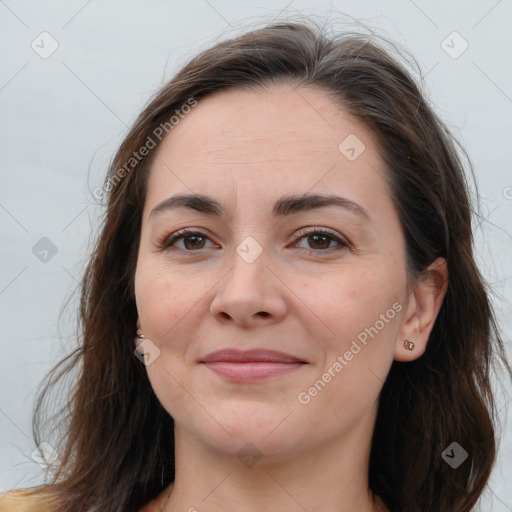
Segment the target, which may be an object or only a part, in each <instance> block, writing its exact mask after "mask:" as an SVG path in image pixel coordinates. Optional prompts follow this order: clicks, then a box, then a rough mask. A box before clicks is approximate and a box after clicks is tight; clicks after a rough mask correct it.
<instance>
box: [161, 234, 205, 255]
mask: <svg viewBox="0 0 512 512" xmlns="http://www.w3.org/2000/svg"><path fill="white" fill-rule="evenodd" d="M208 240H209V238H208V237H207V236H206V235H205V234H204V233H201V232H200V231H192V230H189V229H181V230H180V231H177V232H176V233H174V234H173V235H171V236H170V237H167V238H165V239H164V241H163V242H162V243H161V244H160V247H161V249H162V250H168V249H169V250H170V249H177V250H182V251H186V252H193V251H196V250H199V249H204V248H205V243H206V241H208ZM181 241H183V244H182V247H176V244H177V242H181Z"/></svg>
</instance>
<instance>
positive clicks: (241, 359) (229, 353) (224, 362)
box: [200, 349, 308, 381]
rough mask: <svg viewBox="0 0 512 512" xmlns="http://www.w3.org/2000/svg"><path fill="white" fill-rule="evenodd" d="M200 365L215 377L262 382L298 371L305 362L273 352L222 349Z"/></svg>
mask: <svg viewBox="0 0 512 512" xmlns="http://www.w3.org/2000/svg"><path fill="white" fill-rule="evenodd" d="M200 363H202V364H204V365H205V366H206V367H207V368H208V369H210V370H212V371H213V372H214V373H216V374H217V375H219V376H221V377H224V378H227V379H228V380H235V381H251V380H263V379H268V378H270V377H277V376H280V375H285V374H287V373H290V372H293V371H296V370H299V369H300V368H302V367H303V366H304V365H305V364H308V363H307V362H306V361H304V360H301V359H299V358H298V357H295V356H292V355H290V354H285V353H284V352H278V351H275V350H264V349H253V350H246V351H241V350H235V349H224V350H219V351H217V352H212V353H211V354H209V355H208V356H206V357H205V358H204V359H203V360H201V361H200Z"/></svg>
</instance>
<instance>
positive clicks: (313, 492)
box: [155, 422, 387, 512]
mask: <svg viewBox="0 0 512 512" xmlns="http://www.w3.org/2000/svg"><path fill="white" fill-rule="evenodd" d="M368 426H369V427H371V426H372V422H369V423H368ZM360 427H361V425H359V426H358V428H357V429H354V430H353V431H352V432H350V433H347V434H346V435H344V436H343V439H335V440H333V439H329V440H326V441H325V443H324V444H323V445H321V446H318V445H317V446H315V447H314V449H313V450H310V451H307V450H303V451H300V452H299V451H297V452H295V453H294V454H293V456H292V455H290V454H288V455H282V454H281V455H279V456H277V455H274V456H272V457H270V456H264V457H262V458H261V459H260V460H258V461H257V462H256V463H255V464H252V465H251V463H249V464H247V465H245V464H244V463H242V461H240V460H238V459H237V458H236V457H233V456H232V455H227V454H223V453H218V452H215V451H214V450H211V449H206V448H205V446H204V445H203V444H200V443H198V442H197V440H195V439H193V438H192V437H190V436H189V435H187V434H186V433H185V432H183V431H181V430H180V429H179V428H176V433H175V443H176V480H175V482H174V483H173V485H172V486H170V487H169V488H168V489H167V490H165V491H164V492H162V494H161V495H160V496H159V498H158V499H157V503H158V507H156V508H155V510H162V511H165V512H174V511H178V510H179V511H183V510H186V511H189V512H195V511H199V510H204V509H208V511H209V512H231V511H235V510H236V511H237V512H255V511H261V510H280V511H282V512H292V511H293V512H296V511H297V510H301V509H302V510H308V511H313V510H322V512H387V508H386V507H385V505H384V503H383V502H382V500H380V499H379V498H378V497H375V496H374V495H373V494H372V493H371V491H370V490H369V488H368V459H369V452H370V448H371V443H370V442H368V441H367V442H366V443H365V442H364V439H366V440H368V439H371V435H370V436H368V432H366V431H365V430H364V429H361V428H360ZM369 432H370V433H371V429H370V430H369Z"/></svg>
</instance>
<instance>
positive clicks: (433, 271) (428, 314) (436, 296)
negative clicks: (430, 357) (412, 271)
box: [394, 258, 448, 361]
mask: <svg viewBox="0 0 512 512" xmlns="http://www.w3.org/2000/svg"><path fill="white" fill-rule="evenodd" d="M447 289H448V265H447V263H446V260H445V259H444V258H437V259H436V260H435V261H434V262H433V263H432V264H431V265H430V266H429V267H428V269H427V271H426V275H424V276H422V277H421V278H419V279H418V282H417V283H416V285H415V287H414V289H413V290H412V291H411V292H410V295H409V298H408V300H407V305H406V308H405V313H404V316H403V319H402V326H401V327H400V334H399V336H398V338H397V341H396V346H395V351H394V359H395V360H396V361H413V360H414V359H417V358H418V357H420V356H421V355H423V353H424V352H425V350H426V348H427V343H428V338H429V336H430V332H431V331H432V328H433V327H434V323H435V321H436V318H437V314H438V313H439V310H440V309H441V305H442V303H443V300H444V297H445V295H446V290H447ZM405 340H409V341H412V342H413V343H414V349H413V350H408V349H407V348H406V347H405V346H404V341H405Z"/></svg>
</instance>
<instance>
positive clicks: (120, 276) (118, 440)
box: [32, 21, 512, 512]
mask: <svg viewBox="0 0 512 512" xmlns="http://www.w3.org/2000/svg"><path fill="white" fill-rule="evenodd" d="M279 82H286V83H289V84H291V85H293V86H303V85H304V86H312V87H317V88H321V89H322V90H327V91H329V92H330V93H331V94H332V97H333V99H334V100H335V101H336V102H337V103H338V104H339V105H340V106H341V107H342V108H344V109H345V110H346V111H347V112H349V113H351V114H352V115H354V116H355V117H356V118H358V119H360V120H361V121H362V122H364V123H365V124H366V126H367V127H369V128H370V130H371V131H372V133H373V134H374V136H375V139H376V141H377V144H378V146H379V149H380V153H381V156H382V158H383V160H384V162H385V164H386V166H387V174H386V179H387V180H388V182H389V185H390V189H391V191H392V199H393V201H394V204H395V206H396V208H397V211H398V214H399V218H400V221H401V224H402V227H403V232H404V236H405V241H406V247H407V267H408V268H407V269H408V271H409V273H410V275H412V276H414V277H415V278H418V279H419V278H421V275H422V273H423V272H424V271H425V269H426V268H427V267H428V266H429V264H430V263H432V262H433V261H434V260H435V259H436V258H438V257H443V258H446V260H447V263H448V271H449V286H448V291H447V293H446V296H445V299H444V302H443V305H442V307H441V310H440V312H439V315H438V317H437V319H436V322H435V325H434V328H433V330H432V333H431V335H430V339H429V343H428V346H427V349H426V352H425V353H424V354H423V356H422V357H420V358H418V359H417V360H415V361H413V362H408V363H403V362H398V361H394V362H393V364H392V367H391V370H390V372H389V374H388V376H387V379H386V381H385V383H384V386H383V389H382V392H381V394H380V400H379V409H378V416H377V422H376V428H375V431H374V435H373V439H372V448H371V454H370V471H369V485H370V488H371V490H372V491H373V492H374V493H375V494H377V495H379V496H380V497H382V499H383V500H384V501H385V503H386V504H387V506H388V507H389V508H390V510H391V511H393V512H401V511H404V512H420V511H421V512H439V511H440V510H442V511H443V512H468V511H470V510H471V509H472V508H473V507H474V505H475V504H476V502H477V500H478V498H479V496H480V495H481V494H482V492H483V490H484V488H485V485H486V483H487V481H488V478H489V475H490V473H491V469H492V466H493V464H494V461H495V455H496V445H497V440H498V438H497V434H496V425H497V419H498V418H497V413H496V405H495V398H494V395H493V390H492V389H491V370H492V369H493V368H495V363H496V362H498V360H500V361H502V362H503V363H504V367H505V369H506V371H507V372H508V373H507V375H508V376H510V375H512V371H511V368H510V366H509V364H508V362H507V360H506V356H505V352H504V348H503V343H502V340H501V338H500V333H499V329H498V327H497V324H496V321H495V317H494V313H493V310H492V307H491V303H490V298H489V292H488V290H487V285H486V284H485V282H484V279H483V277H482V275H481V274H480V272H479V270H478V268H477V266H476V264H475V259H474V255H473V248H472V243H473V240H472V227H471V218H472V208H473V203H472V200H471V194H470V187H469V183H468V182H467V176H466V173H465V166H464V165H463V162H462V159H461V157H460V156H459V150H460V151H461V152H462V154H463V155H464V156H465V160H467V162H466V165H467V170H469V171H471V173H472V169H471V163H470V161H469V158H467V154H466V153H465V152H464V150H463V148H461V147H460V146H459V145H458V143H457V142H456V141H455V140H454V138H453V136H452V135H451V134H450V132H449V130H448V129H447V127H446V126H445V125H444V124H443V122H442V121H441V120H440V119H439V118H438V117H437V115H436V114H435V113H434V112H433V110H432V109H431V107H430V106H429V105H428V102H427V101H426V99H425V98H424V95H423V94H422V91H421V88H420V87H419V86H418V84H417V83H416V81H415V80H414V79H413V78H412V75H411V74H410V73H409V72H408V71H407V70H406V67H405V66H404V65H403V64H401V63H400V61H399V60H398V59H397V58H395V57H394V56H392V52H391V51H389V50H388V49H385V47H384V45H381V44H379V43H378V42H377V41H376V40H375V38H371V37H368V36H364V35H361V34H344V35H343V34H342V35H335V36H332V35H331V36H328V35H327V34H326V32H325V31H324V30H323V29H321V28H319V27H318V26H317V25H316V24H315V23H313V22H311V21H306V22H300V23H296V22H291V21H289V22H278V23H274V24H273V25H269V26H266V27H264V28H262V29H258V30H253V31H250V32H248V33H245V34H244V35H241V36H238V37H236V38H232V39H230V40H228V41H224V42H220V43H218V44H216V45H215V46H214V47H212V48H210V49H208V50H206V51H204V52H202V53H201V54H199V55H198V56H196V57H195V58H193V59H192V60H191V61H190V62H189V63H188V64H186V65H185V66H184V67H183V68H182V69H181V71H179V72H178V73H177V74H176V76H174V77H173V78H172V79H171V80H170V81H169V82H168V83H167V84H166V85H165V86H164V87H163V88H162V89H161V90H160V91H159V92H158V93H157V94H156V95H155V96H154V97H153V99H152V100H151V101H150V102H149V104H148V105H147V106H146V108H145V109H144V110H143V112H142V113H141V114H140V115H139V117H138V118H137V120H136V121H135V123H134V125H133V127H132V128H131V130H130V131H129V133H128V135H127V136H126V138H125V139H124V141H123V142H122V144H121V146H120V148H119V150H118V152H117V154H116V155H115V158H114V159H113V161H112V163H111V165H110V168H109V170H108V174H107V176H106V180H105V186H104V190H105V191H106V192H107V202H106V212H105V217H104V220H103V225H102V227H101V231H100V233H99V237H98V238H97V241H96V244H95V248H94V251H93V252H92V254H91V257H90V260H89V263H88V266H87V269H86V271H85V274H84V276H83V280H82V282H81V302H80V319H79V320H80V321H79V327H78V330H79V340H80V345H79V347H78V348H77V349H76V350H75V351H74V352H73V353H72V354H71V355H69V356H68V357H67V358H66V359H65V360H64V361H62V362H61V363H60V364H59V365H57V366H56V367H55V368H54V369H53V371H52V373H51V374H50V375H49V377H48V380H47V381H46V383H45V388H44V390H43V392H42V393H41V395H40V397H39V400H38V403H37V410H36V414H35V418H34V435H35V439H36V442H37V443H38V444H39V442H40V441H44V440H46V438H45V437H43V436H42V435H41V434H40V429H41V427H42V426H43V425H42V422H41V418H43V412H44V411H46V410H47V409H48V407H47V406H48V405H50V403H49V399H48V397H49V391H50V390H51V389H53V387H54V385H55V384H56V383H57V382H60V381H62V379H64V378H65V377H66V376H70V375H72V376H73V381H72V382H74V384H73V385H72V386H71V387H70V390H69V401H68V402H67V403H66V405H65V406H64V407H63V408H62V409H60V410H59V411H58V414H57V415H56V416H55V418H56V420H55V421H57V419H58V420H59V421H61V422H62V425H63V428H62V432H63V434H62V438H61V442H60V444H57V443H56V441H54V444H55V445H56V446H58V447H59V448H58V452H59V455H60V462H59V466H58V467H57V470H56V472H55V474H54V476H53V480H52V482H51V483H49V484H48V485H45V486H43V487H41V488H38V489H36V490H35V492H34V493H33V495H32V499H33V500H34V501H33V503H39V504H42V503H43V501H41V500H43V499H46V500H49V501H48V503H49V502H50V501H53V505H52V506H48V508H47V509H48V510H52V511H54V512H67V511H69V512H71V511H72V512H82V511H83V512H85V511H87V512H90V511H100V510H101V511H102V512H114V511H115V512H118V511H119V510H123V511H126V512H136V511H138V510H139V509H140V508H141V507H142V506H143V505H144V504H145V503H147V502H148V501H150V500H151V499H153V498H154V497H155V496H156V495H157V494H158V493H159V492H160V491H161V490H162V489H164V488H165V487H166V486H168V485H169V483H170V482H172V481H173V479H174V471H175V469H174V441H173V420H172V418H171V417H170V416H169V414H168V413H167V412H166V411H165V410H164V409H163V407H162V405H161V404H160V403H159V401H158V400H157V398H156V396H155V394H154V392H153V390H152V388H151V385H150V382H149V380H148V377H147V374H146V371H145V368H144V366H143V365H142V364H141V363H140V361H139V360H138V359H137V358H136V357H135V356H134V354H133V343H132V339H133V337H134V335H135V323H136V320H137V311H136V306H135V296H134V275H135V268H136V264H137V254H138V248H139V239H140V231H141V219H142V211H143V208H144V201H145V195H146V185H147V178H148V173H149V170H150V164H151V156H152V155H154V153H155V151H154V150H152V151H150V152H149V154H148V155H147V156H144V157H142V158H140V159H138V158H137V161H136V162H135V161H131V160H130V159H131V158H133V154H134V152H137V151H139V149H140V148H141V147H143V146H145V145H147V144H148V140H149V138H151V139H152V140H153V141H154V142H156V145H158V142H159V141H155V130H158V127H162V126H164V127H167V128H168V130H165V131H166V133H167V132H169V133H171V130H172V122H170V119H171V117H172V116H173V115H175V113H176V111H181V110H180V109H182V108H183V105H186V104H187V103H188V104H190V102H191V100H193V101H201V98H204V97H206V96H207V95H209V94H211V93H212V92H214V91H218V90H221V89H227V88H255V87H261V86H265V85H269V84H272V83H279ZM176 115H177V114H176ZM166 123H167V124H166ZM170 136H172V133H171V135H170ZM127 162H131V164H129V165H128V167H127ZM122 169H124V171H123V172H121V170H122ZM45 425H46V426H48V425H54V423H51V422H46V423H45ZM453 441H456V442H457V443H458V444H459V445H460V446H461V447H462V448H464V450H466V451H467V452H468V455H469V459H468V461H467V462H466V463H464V464H462V465H461V466H460V467H459V468H458V469H456V470H454V469H452V467H451V466H450V465H449V464H447V463H446V462H445V461H444V460H443V458H442V453H443V451H444V450H445V449H446V448H447V447H448V446H449V445H450V444H451V443H452V442H453ZM52 497H53V498H52ZM38 500H40V501H38ZM44 503H46V502H44ZM42 508H44V507H42ZM38 510H41V508H38Z"/></svg>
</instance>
